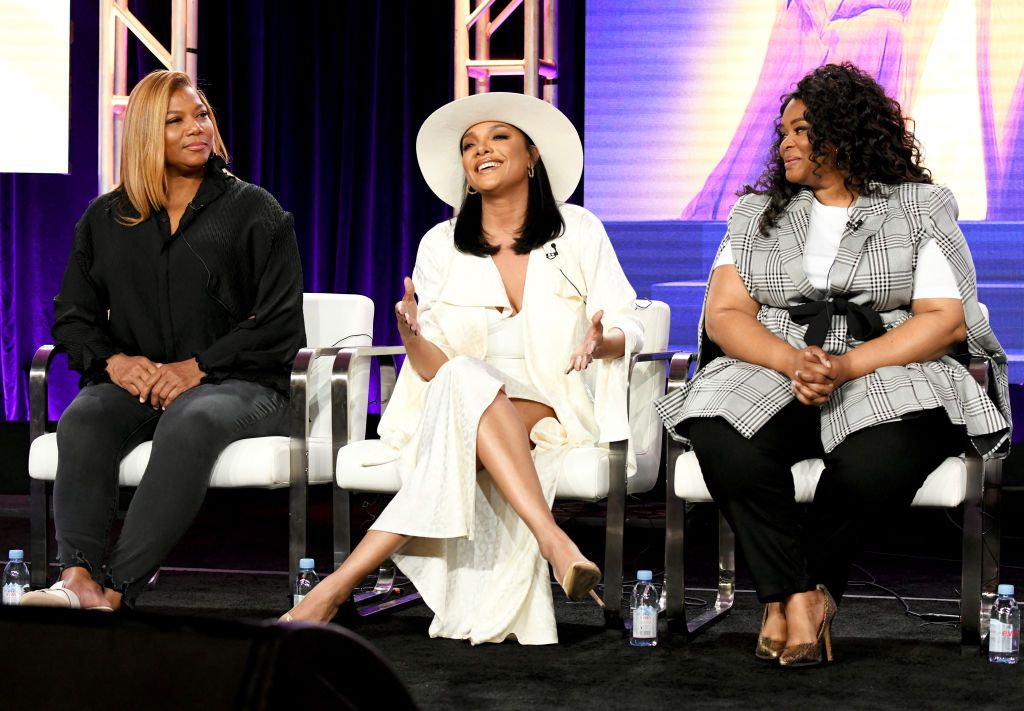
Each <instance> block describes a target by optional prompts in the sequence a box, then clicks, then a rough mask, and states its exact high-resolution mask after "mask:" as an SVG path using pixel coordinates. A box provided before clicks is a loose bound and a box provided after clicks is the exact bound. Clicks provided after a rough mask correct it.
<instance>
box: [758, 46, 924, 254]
mask: <svg viewBox="0 0 1024 711" xmlns="http://www.w3.org/2000/svg"><path fill="white" fill-rule="evenodd" d="M794 99H799V100H801V101H803V102H804V105H805V106H806V107H807V109H806V111H805V112H804V117H805V118H806V119H807V123H809V124H810V130H809V131H808V137H809V139H810V141H811V160H812V161H813V162H814V163H816V164H817V165H819V166H820V165H821V160H822V159H823V158H825V157H826V156H828V155H830V154H831V155H834V160H835V165H836V168H838V169H839V170H840V171H841V172H842V173H843V174H844V175H845V178H844V181H843V182H844V184H845V186H846V189H847V190H849V191H850V192H851V193H868V194H869V193H870V192H871V187H870V186H869V184H868V183H869V181H873V182H878V183H886V184H889V185H895V184H899V183H931V182H932V178H931V173H930V172H929V171H928V169H927V168H925V167H924V166H923V165H921V147H920V145H919V144H918V142H917V139H916V138H914V132H913V130H912V129H911V128H910V126H909V125H908V124H910V123H911V122H910V120H909V119H905V118H904V117H903V111H902V109H901V108H900V105H899V102H898V101H896V100H895V99H892V98H890V97H888V96H886V95H885V90H884V89H882V87H881V86H879V84H878V82H876V81H875V80H874V79H872V78H871V76H870V75H868V74H867V73H866V72H864V71H862V70H860V69H858V68H857V67H856V66H854V65H853V64H851V63H849V62H843V63H842V64H826V65H824V66H822V67H818V68H817V69H815V70H814V71H812V72H810V73H809V74H808V75H807V76H805V77H804V78H803V79H801V80H800V81H799V83H798V84H797V85H796V90H795V91H793V92H792V93H790V94H786V95H785V96H783V97H782V105H781V106H780V108H779V116H780V117H781V116H782V112H783V111H785V110H786V106H787V105H788V104H789V102H790V101H793V100H794ZM782 140H783V137H782V134H781V132H778V131H777V132H776V136H775V141H774V143H772V147H771V153H770V154H769V157H768V161H767V163H766V164H765V170H764V172H763V173H762V174H761V176H760V177H759V178H758V179H757V182H755V183H754V185H745V186H743V190H741V191H740V192H739V194H740V195H747V194H751V193H753V194H757V195H767V196H768V207H767V208H766V209H765V211H764V212H763V213H762V214H761V219H760V222H759V223H758V228H759V230H760V232H761V234H762V235H764V236H768V230H769V229H770V228H771V227H773V226H774V225H775V224H776V223H777V221H778V219H779V216H780V215H782V212H783V210H785V207H786V204H787V203H788V202H789V201H790V199H791V198H792V197H793V196H795V195H796V194H797V193H798V192H800V191H801V190H803V188H804V186H802V185H797V184H795V183H790V182H789V181H787V180H786V166H785V164H784V163H783V161H782V156H780V155H779V146H780V145H781V144H782Z"/></svg>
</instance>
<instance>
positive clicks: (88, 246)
mask: <svg viewBox="0 0 1024 711" xmlns="http://www.w3.org/2000/svg"><path fill="white" fill-rule="evenodd" d="M92 260H93V246H92V233H91V230H90V227H89V218H88V213H86V215H85V216H83V217H82V219H81V220H79V222H78V224H77V225H75V241H74V245H73V246H72V248H71V256H69V257H68V264H67V267H66V268H65V270H64V278H63V280H62V281H61V285H60V293H59V294H57V296H55V297H54V299H53V304H54V323H53V330H52V332H51V333H52V335H53V338H54V342H55V343H56V344H57V345H58V346H61V347H62V348H64V349H65V350H67V352H68V365H69V366H70V367H71V368H72V369H73V370H77V371H78V372H80V373H82V374H83V375H84V376H85V377H86V378H87V379H88V378H90V377H95V376H98V375H102V374H103V373H104V371H105V370H106V367H107V358H109V357H110V356H112V355H114V354H115V353H118V352H119V349H118V348H116V347H115V346H114V344H113V342H112V341H111V339H110V335H109V332H108V329H107V323H108V318H107V315H108V313H109V309H110V305H109V303H108V301H107V297H106V293H105V292H104V290H103V289H102V288H100V286H99V285H97V284H96V282H95V281H94V280H93V279H92V277H91V276H90V275H89V270H90V267H91V265H92Z"/></svg>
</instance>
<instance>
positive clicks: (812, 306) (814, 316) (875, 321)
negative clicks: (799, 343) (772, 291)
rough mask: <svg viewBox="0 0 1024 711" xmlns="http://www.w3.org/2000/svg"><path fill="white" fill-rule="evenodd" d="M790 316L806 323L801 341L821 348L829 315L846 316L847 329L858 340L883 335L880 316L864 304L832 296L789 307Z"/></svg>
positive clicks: (867, 339) (827, 326) (827, 327)
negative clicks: (805, 330) (805, 329)
mask: <svg viewBox="0 0 1024 711" xmlns="http://www.w3.org/2000/svg"><path fill="white" fill-rule="evenodd" d="M788 311H789V315H790V317H791V318H792V319H793V321H794V322H796V323H798V324H800V325H802V326H807V333H806V335H805V336H804V341H805V342H806V343H807V345H809V346H818V347H821V346H823V345H824V344H825V337H826V336H827V335H828V332H829V329H830V328H831V327H832V317H833V316H835V315H839V316H846V328H847V330H848V332H849V333H850V335H851V336H853V337H854V338H856V339H857V340H858V341H870V340H871V339H872V338H878V337H879V336H882V335H884V334H885V326H884V325H883V324H882V317H881V316H879V315H878V313H877V312H876V311H874V310H873V309H871V308H868V307H867V306H861V305H860V304H855V303H853V302H852V301H847V300H846V299H844V298H843V297H841V296H834V297H832V298H831V299H828V300H825V301H809V302H807V303H805V304H797V305H796V306H790V307H789V309H788Z"/></svg>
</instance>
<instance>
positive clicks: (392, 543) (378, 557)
mask: <svg viewBox="0 0 1024 711" xmlns="http://www.w3.org/2000/svg"><path fill="white" fill-rule="evenodd" d="M408 540H409V536H402V535H400V534H398V533H388V532H387V531H367V532H366V535H365V536H363V540H361V541H359V545H357V546H356V547H355V549H354V550H353V551H352V553H351V554H350V555H349V557H348V558H346V559H345V562H344V563H342V564H341V567H340V568H338V569H337V570H335V571H334V572H333V573H331V574H330V575H328V576H327V577H326V578H324V579H323V580H321V581H320V584H319V585H317V586H316V587H315V588H313V590H312V591H311V592H310V593H309V594H308V595H306V597H305V598H303V600H302V602H300V603H299V604H298V605H296V606H295V607H293V608H292V609H291V610H289V611H288V612H286V613H285V614H284V615H282V617H281V619H282V620H285V621H291V620H308V621H311V622H330V621H331V620H332V619H333V618H334V616H335V615H336V614H338V608H339V607H341V606H342V605H343V604H344V603H345V601H346V600H348V599H349V597H350V596H351V595H352V591H353V590H354V589H355V587H356V585H358V584H359V583H361V582H362V581H363V579H364V578H365V577H366V576H367V575H369V574H370V573H372V572H374V571H375V570H377V568H378V567H379V566H380V564H381V563H383V562H384V561H385V560H387V559H388V558H390V557H391V556H392V555H393V554H394V553H396V552H397V551H398V550H399V549H400V548H401V547H402V546H404V545H405V544H406V542H408Z"/></svg>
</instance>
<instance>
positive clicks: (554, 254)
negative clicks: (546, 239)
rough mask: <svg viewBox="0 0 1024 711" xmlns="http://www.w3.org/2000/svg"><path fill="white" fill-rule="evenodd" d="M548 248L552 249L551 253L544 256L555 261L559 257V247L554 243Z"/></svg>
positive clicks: (545, 253)
mask: <svg viewBox="0 0 1024 711" xmlns="http://www.w3.org/2000/svg"><path fill="white" fill-rule="evenodd" d="M548 246H549V247H550V248H551V251H550V252H544V256H545V257H547V258H548V259H554V258H555V257H557V256H558V246H557V245H556V244H555V243H554V242H552V243H551V244H549V245H548Z"/></svg>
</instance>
